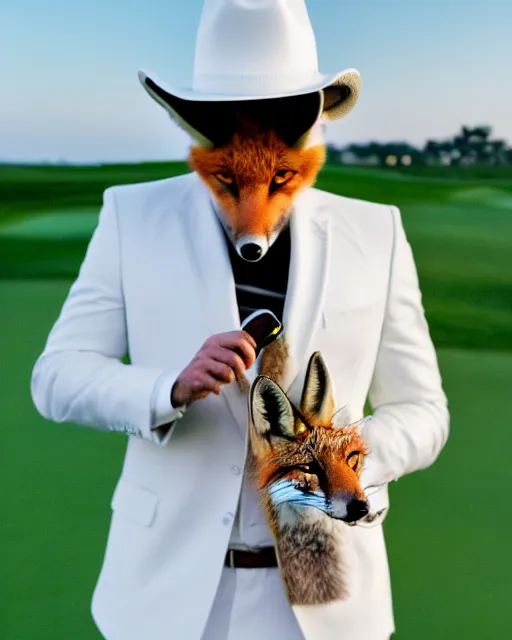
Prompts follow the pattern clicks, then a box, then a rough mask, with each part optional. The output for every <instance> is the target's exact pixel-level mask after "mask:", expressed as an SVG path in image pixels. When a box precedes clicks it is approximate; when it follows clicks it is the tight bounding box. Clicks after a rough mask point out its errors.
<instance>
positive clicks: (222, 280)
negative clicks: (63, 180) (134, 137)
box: [32, 174, 448, 640]
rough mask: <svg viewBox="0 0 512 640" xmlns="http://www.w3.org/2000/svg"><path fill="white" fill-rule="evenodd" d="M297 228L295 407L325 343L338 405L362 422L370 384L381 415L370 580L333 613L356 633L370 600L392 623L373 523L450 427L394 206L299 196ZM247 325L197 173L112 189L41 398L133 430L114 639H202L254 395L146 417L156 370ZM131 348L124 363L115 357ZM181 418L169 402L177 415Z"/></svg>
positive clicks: (290, 310) (111, 605) (40, 387)
mask: <svg viewBox="0 0 512 640" xmlns="http://www.w3.org/2000/svg"><path fill="white" fill-rule="evenodd" d="M291 234H292V251H291V264H290V277H289V286H288V293H287V298H286V305H285V310H284V322H283V324H284V327H285V331H286V336H287V340H288V343H289V348H290V362H291V366H290V367H289V368H288V379H287V380H286V384H285V387H286V388H287V389H288V391H289V395H290V397H291V399H292V400H293V401H296V402H297V401H298V400H299V397H300V392H301V389H302V384H303V380H304V374H305V366H306V364H307V361H308V358H309V356H310V354H311V353H312V352H313V351H317V350H318V351H320V352H321V353H322V355H323V356H324V358H325V360H326V362H327V365H328V368H329V371H330V373H331V376H332V378H333V383H334V387H335V393H336V401H337V406H338V407H341V406H344V405H348V406H349V407H350V411H351V414H352V415H353V416H354V417H360V416H362V414H363V407H364V403H365V400H366V398H367V396H368V395H369V399H370V401H371V405H372V407H373V410H374V412H373V416H374V417H373V419H372V420H370V421H369V422H368V423H367V424H366V425H365V427H364V435H365V437H366V439H367V441H368V443H369V447H370V451H371V453H370V456H369V457H368V458H367V461H366V463H365V464H366V471H365V485H366V486H367V487H371V488H370V489H369V491H368V493H369V494H370V502H371V505H372V512H371V517H370V519H369V520H370V521H371V520H372V518H373V522H367V523H363V526H360V527H353V528H351V531H352V532H353V533H352V535H353V537H354V545H355V548H356V555H357V556H358V562H359V566H358V568H357V574H358V580H359V584H360V585H361V589H360V593H359V595H356V597H354V598H353V600H352V601H349V602H348V604H345V605H344V606H340V607H338V608H336V607H335V608H333V609H332V610H328V611H327V610H326V618H325V619H326V621H329V624H331V625H333V624H334V625H335V627H336V628H338V629H344V631H346V632H347V635H346V638H356V637H363V636H362V635H357V632H356V631H355V630H356V629H357V628H358V627H357V625H358V624H359V623H358V620H359V621H360V620H362V619H363V618H368V611H371V616H372V617H373V618H374V619H375V620H377V624H378V625H379V624H380V626H379V627H378V628H380V629H383V628H384V627H386V628H388V627H389V631H391V630H392V619H391V622H390V616H391V617H392V614H391V599H390V594H389V575H388V569H387V560H386V552H385V546H384V543H383V538H382V530H381V529H382V528H381V526H380V523H381V521H382V519H383V518H384V516H385V515H386V511H387V507H388V498H387V483H388V482H390V481H392V480H395V479H397V478H399V477H400V476H402V475H404V474H405V473H408V472H411V471H414V470H416V469H420V468H423V467H426V466H428V465H430V464H431V463H432V462H433V461H434V459H435V458H436V456H437V454H438V453H439V451H440V449H441V448H442V446H443V444H444V442H445V440H446V437H447V432H448V412H447V407H446V398H445V396H444V394H443V391H442V387H441V380H440V375H439V371H438V367H437V362H436V356H435V352H434V348H433V345H432V342H431V340H430V337H429V333H428V328H427V324H426V321H425V318H424V314H423V308H422V305H421V296H420V291H419V288H418V281H417V275H416V270H415V266H414V262H413V257H412V253H411V249H410V246H409V244H408V242H407V240H406V237H405V234H404V230H403V227H402V223H401V219H400V214H399V211H398V210H397V209H396V208H395V207H390V206H384V205H377V204H372V203H367V202H363V201H358V200H352V199H348V198H343V197H339V196H336V195H332V194H329V193H325V192H322V191H318V190H315V189H309V190H307V191H305V192H303V193H302V194H301V195H300V196H299V197H298V198H297V200H296V207H295V210H294V213H293V215H292V220H291ZM239 327H240V319H239V316H238V309H237V302H236V294H235V285H234V281H233V275H232V272H231V267H230V262H229V257H228V254H227V250H226V247H225V240H224V238H223V235H222V231H221V229H220V225H219V224H218V221H217V219H216V217H215V213H214V210H213V207H212V206H211V201H210V197H209V194H208V192H207V190H206V188H205V187H204V186H203V185H202V183H201V182H200V180H199V178H198V177H197V175H195V174H188V175H186V176H181V177H179V178H172V179H169V180H162V181H158V182H151V183H145V184H137V185H130V186H121V187H114V188H111V189H108V190H107V191H106V192H105V196H104V206H103V208H102V211H101V214H100V219H99V224H98V227H97V229H96V231H95V233H94V236H93V238H92V240H91V243H90V246H89V248H88V251H87V255H86V258H85V260H84V263H83V265H82V267H81V270H80V274H79V277H78V279H77V281H76V282H75V284H74V285H73V287H72V289H71V291H70V293H69V297H68V299H67V300H66V302H65V304H64V307H63V309H62V312H61V315H60V317H59V319H58V321H57V323H56V324H55V326H54V328H53V330H52V332H51V334H50V337H49V339H48V342H47V345H46V348H45V350H44V352H43V354H42V355H41V356H40V358H39V360H38V361H37V363H36V365H35V368H34V372H33V377H32V396H33V399H34V402H35V405H36V407H37V408H38V410H39V411H40V413H41V414H42V415H43V416H45V417H47V418H49V419H51V420H54V421H59V422H64V421H65V422H68V421H69V422H74V423H78V424H84V425H88V426H92V427H95V428H97V429H103V430H112V431H120V432H124V433H127V434H129V436H130V437H129V440H128V448H127V452H126V457H125V462H124V467H123V471H122V475H121V478H120V480H119V483H118V485H117V487H116V490H115V493H114V496H113V499H112V509H113V517H112V522H111V528H110V533H109V539H108V544H107V551H106V555H105V559H104V564H103V568H102V572H101V575H100V578H99V582H98V585H97V588H96V591H95V595H94V598H93V615H94V618H95V620H96V622H97V624H98V626H99V627H100V629H101V630H102V632H103V633H104V635H105V636H106V637H107V638H108V639H109V640H117V639H119V640H128V639H132V638H133V639H134V640H135V639H137V640H139V639H141V638H151V640H167V639H169V638H172V639H173V640H199V638H200V637H201V633H202V630H203V627H204V625H205V622H206V619H207V617H208V613H209V610H210V607H211V604H212V601H213V598H214V595H215V592H216V588H217V584H218V581H219V577H220V574H221V571H222V567H223V560H224V555H225V552H226V549H227V545H228V541H229V537H230V533H231V528H232V524H233V518H234V514H235V512H236V508H237V501H238V497H239V493H240V485H241V479H242V476H241V474H240V473H239V472H238V473H237V472H235V471H234V470H236V469H239V468H243V466H244V462H245V456H246V432H247V404H246V402H247V401H246V398H245V397H244V396H243V395H242V394H241V393H240V391H239V389H238V387H237V386H236V385H235V384H233V385H229V386H225V387H224V389H223V392H222V393H221V395H220V396H213V397H209V398H206V399H204V400H202V401H199V402H196V403H194V404H192V405H191V406H190V407H189V408H188V410H187V411H186V413H185V414H184V416H183V417H181V419H178V420H177V421H175V422H174V424H173V426H172V428H171V429H169V428H168V427H165V426H164V427H162V428H161V430H160V431H159V432H157V433H155V432H154V431H152V430H151V427H152V426H153V425H154V424H155V421H158V422H159V423H160V422H162V418H161V416H155V415H154V413H155V409H154V408H155V406H157V404H158V402H157V397H158V396H159V394H160V397H161V389H162V381H165V385H167V391H166V393H167V394H168V393H170V387H171V385H172V381H173V380H174V378H175V377H176V376H177V375H178V373H179V372H180V371H181V370H182V369H183V368H184V367H185V366H186V365H187V364H188V363H189V361H190V359H191V358H192V356H193V355H194V354H195V353H196V351H197V350H198V349H199V347H200V346H201V344H202V343H203V342H204V340H205V339H206V338H207V337H209V336H210V335H212V334H215V333H220V332H224V331H230V330H234V329H239ZM126 354H129V358H130V364H124V363H122V362H121V359H122V358H123V357H124V356H125V355H126ZM253 368H254V367H253ZM250 374H251V376H252V377H254V375H255V372H254V371H251V372H250ZM176 417H178V418H179V417H180V414H179V413H178V414H177V413H176V412H174V413H173V412H172V410H171V408H170V407H169V415H168V416H167V418H168V421H171V420H172V419H174V418H176ZM365 524H366V525H367V526H371V525H374V526H373V527H372V528H365ZM333 616H334V617H333ZM379 617H380V623H379ZM302 622H303V621H302ZM306 624H307V622H306ZM390 625H391V627H390ZM351 629H353V630H354V631H353V633H352V634H351V632H350V630H351ZM240 637H243V630H241V631H240ZM326 637H327V635H326ZM343 637H345V635H344V636H343Z"/></svg>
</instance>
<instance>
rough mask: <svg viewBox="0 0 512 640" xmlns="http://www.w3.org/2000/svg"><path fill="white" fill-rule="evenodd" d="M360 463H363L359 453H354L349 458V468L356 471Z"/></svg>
mask: <svg viewBox="0 0 512 640" xmlns="http://www.w3.org/2000/svg"><path fill="white" fill-rule="evenodd" d="M360 462H361V453H360V452H359V451H353V452H352V453H351V454H350V455H349V457H348V458H347V464H348V466H349V467H350V468H351V469H353V470H354V471H355V470H356V469H357V467H358V466H359V463H360Z"/></svg>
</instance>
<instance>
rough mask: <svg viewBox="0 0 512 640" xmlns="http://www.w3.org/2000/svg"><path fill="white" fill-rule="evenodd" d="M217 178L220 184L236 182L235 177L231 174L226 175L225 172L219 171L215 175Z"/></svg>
mask: <svg viewBox="0 0 512 640" xmlns="http://www.w3.org/2000/svg"><path fill="white" fill-rule="evenodd" d="M214 175H215V177H216V178H217V180H218V181H219V182H222V184H227V185H230V184H233V182H234V180H233V176H231V175H229V173H225V172H223V171H218V172H217V173H215V174H214Z"/></svg>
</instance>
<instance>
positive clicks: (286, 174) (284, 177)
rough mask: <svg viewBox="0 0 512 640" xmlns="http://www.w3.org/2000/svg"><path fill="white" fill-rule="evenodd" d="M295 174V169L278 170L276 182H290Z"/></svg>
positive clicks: (278, 183)
mask: <svg viewBox="0 0 512 640" xmlns="http://www.w3.org/2000/svg"><path fill="white" fill-rule="evenodd" d="M294 175H295V172H294V171H290V170H286V169H283V170H282V171H278V172H277V173H276V175H275V176H274V184H276V185H282V184H285V183H286V182H288V181H289V180H291V179H292V178H293V176H294Z"/></svg>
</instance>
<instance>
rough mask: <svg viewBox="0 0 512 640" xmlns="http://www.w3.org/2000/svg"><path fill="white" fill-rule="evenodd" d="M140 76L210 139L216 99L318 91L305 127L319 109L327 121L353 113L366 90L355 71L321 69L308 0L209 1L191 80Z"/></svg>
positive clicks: (193, 128) (159, 98) (185, 124)
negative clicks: (175, 82) (180, 83)
mask: <svg viewBox="0 0 512 640" xmlns="http://www.w3.org/2000/svg"><path fill="white" fill-rule="evenodd" d="M139 79H140V81H141V83H142V85H143V87H144V88H145V89H146V91H147V92H148V93H149V95H150V96H151V97H152V98H154V99H155V100H156V102H158V103H159V104H160V105H161V106H162V107H164V108H165V109H166V110H167V111H169V112H170V113H171V115H172V116H173V118H175V119H176V120H177V121H178V123H179V124H181V125H182V126H183V127H184V128H185V129H187V130H188V131H189V132H190V133H191V134H192V136H193V137H195V138H196V139H197V140H198V141H199V142H201V143H204V144H206V145H209V144H211V135H210V134H211V131H208V127H207V131H205V130H204V123H205V120H209V121H210V123H211V122H212V121H215V118H212V117H211V116H212V114H211V112H210V114H209V116H210V117H209V118H204V117H201V115H202V114H204V113H205V107H206V105H204V103H205V102H206V103H208V107H209V108H211V107H212V106H213V103H224V104H225V103H228V102H240V101H250V100H265V99H272V100H275V99H278V98H292V97H294V96H306V95H308V94H314V95H315V97H311V98H310V99H309V101H308V105H307V107H302V110H303V111H304V112H305V113H304V115H303V126H306V127H308V128H309V127H311V126H312V125H313V124H314V123H315V122H316V121H317V120H318V118H319V116H320V115H322V116H323V118H325V119H327V120H335V119H338V118H342V117H344V116H346V115H347V114H348V113H349V112H350V111H351V110H352V109H353V108H354V106H355V104H356V102H357V100H358V97H359V93H360V90H361V77H360V75H359V72H358V71H356V70H355V69H346V70H344V71H341V72H340V73H336V74H333V75H324V74H321V73H320V72H319V71H318V56H317V50H316V41H315V35H314V33H313V28H312V26H311V22H310V19H309V16H308V13H307V9H306V5H305V2H304V0H205V4H204V7H203V12H202V15H201V21H200V24H199V30H198V34H197V41H196V49H195V59H194V74H193V79H192V83H191V86H190V87H170V86H168V85H166V84H165V83H164V82H162V81H160V80H159V79H158V78H157V77H156V76H155V75H154V74H153V73H150V72H148V71H142V70H141V71H139ZM201 105H202V106H201ZM198 127H199V129H198ZM210 130H211V125H210ZM304 131H306V129H304V130H303V132H304Z"/></svg>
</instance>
